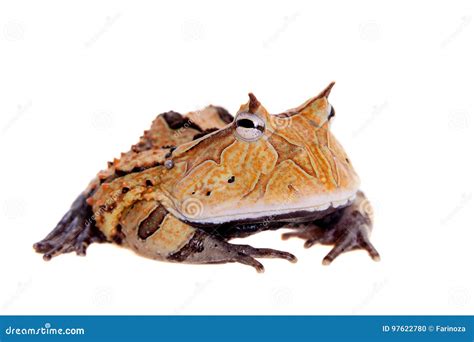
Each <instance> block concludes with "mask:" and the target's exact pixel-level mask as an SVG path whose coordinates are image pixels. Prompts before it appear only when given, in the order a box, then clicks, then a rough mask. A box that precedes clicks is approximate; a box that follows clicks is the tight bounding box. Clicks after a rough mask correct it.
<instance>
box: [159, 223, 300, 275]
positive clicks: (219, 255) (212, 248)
mask: <svg viewBox="0 0 474 342" xmlns="http://www.w3.org/2000/svg"><path fill="white" fill-rule="evenodd" d="M167 258H168V260H170V261H175V262H184V263H191V264H221V263H227V262H238V263H241V264H244V265H248V266H252V267H253V268H255V269H256V270H257V272H260V273H261V272H264V270H265V268H264V267H263V265H262V264H261V263H260V262H259V261H257V260H256V259H257V258H278V259H285V260H288V261H291V262H296V261H297V259H296V257H295V256H294V255H293V254H291V253H288V252H284V251H279V250H275V249H270V248H255V247H252V246H249V245H238V244H232V243H229V242H227V241H225V240H223V239H220V238H217V237H215V236H212V235H210V234H208V233H206V232H204V231H202V230H196V232H195V234H194V235H193V237H192V238H191V239H190V240H189V241H188V242H187V244H186V245H185V246H183V247H182V248H181V249H180V250H179V251H178V252H175V253H173V254H172V255H170V256H168V257H167Z"/></svg>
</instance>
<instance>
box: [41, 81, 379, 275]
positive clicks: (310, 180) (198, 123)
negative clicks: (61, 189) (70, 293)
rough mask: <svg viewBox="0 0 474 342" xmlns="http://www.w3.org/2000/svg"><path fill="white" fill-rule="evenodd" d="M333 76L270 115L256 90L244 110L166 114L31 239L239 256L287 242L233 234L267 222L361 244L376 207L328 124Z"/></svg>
mask: <svg viewBox="0 0 474 342" xmlns="http://www.w3.org/2000/svg"><path fill="white" fill-rule="evenodd" d="M333 85H334V83H331V84H330V85H329V86H328V87H327V88H326V89H324V90H323V91H322V92H321V93H320V94H319V95H318V96H316V97H313V98H311V99H310V100H308V101H306V102H305V103H304V104H302V105H301V106H299V107H297V108H295V109H291V110H288V111H286V112H284V113H281V114H277V115H270V114H269V113H268V112H267V110H266V109H265V108H264V107H263V106H262V105H261V104H260V102H259V101H258V100H257V99H256V97H255V96H254V95H253V94H251V93H250V94H249V100H248V102H247V103H246V104H244V105H242V106H241V107H240V109H239V110H238V112H237V114H236V116H235V119H234V118H233V117H232V116H231V115H230V114H229V113H228V112H227V111H226V110H224V109H223V108H221V107H214V106H209V107H207V108H205V109H204V110H201V111H197V112H191V113H188V114H187V115H185V116H183V115H181V114H178V113H176V112H168V113H164V114H160V115H159V116H158V117H157V118H156V119H155V120H154V122H153V124H152V126H151V129H150V130H148V131H145V133H144V135H143V136H142V137H141V138H140V141H139V142H138V143H137V144H136V145H133V146H132V148H131V150H130V151H129V152H127V153H124V154H122V155H121V157H120V159H115V160H114V161H113V162H109V164H108V168H107V169H106V170H103V171H101V172H99V174H98V175H97V176H96V178H95V179H94V180H93V181H92V182H91V183H90V184H89V186H88V187H87V189H86V190H85V191H84V192H83V193H82V194H81V195H80V196H79V197H78V198H77V199H76V201H75V202H74V203H73V204H72V206H71V209H70V210H69V211H68V212H67V213H66V214H65V216H64V217H63V218H62V219H61V221H60V222H59V223H58V225H57V226H56V228H55V229H54V230H53V231H52V232H51V233H50V234H49V235H48V236H46V238H44V239H43V240H42V241H40V242H38V243H36V244H35V245H34V248H35V250H36V251H37V252H39V253H43V254H44V256H43V257H44V259H45V260H49V259H51V257H53V256H56V255H59V254H62V253H68V252H73V251H75V252H76V253H77V254H78V255H85V252H86V249H87V247H88V246H89V245H90V244H91V243H93V242H113V243H116V244H118V245H121V246H124V247H127V248H129V249H132V250H134V251H135V252H136V253H137V254H139V255H141V256H144V257H148V258H152V259H157V260H167V261H172V262H183V263H194V264H208V263H227V262H239V263H242V264H246V265H250V266H253V267H254V268H255V269H256V270H257V271H259V272H262V271H263V270H264V267H263V265H262V264H261V263H260V262H259V261H257V260H256V259H258V258H282V259H286V260H289V261H291V262H295V261H296V257H295V256H294V255H292V254H290V253H287V252H283V251H279V250H274V249H269V248H254V247H251V246H249V245H240V244H232V243H229V240H230V239H232V238H236V237H246V236H249V235H251V234H255V233H258V232H260V231H264V230H275V229H278V228H293V229H294V231H293V232H290V233H285V234H283V235H282V238H283V239H287V238H290V237H299V238H302V239H305V240H306V242H305V247H310V246H312V245H314V244H316V243H320V244H327V245H334V247H333V249H332V250H331V251H330V252H329V253H328V254H327V255H326V257H325V258H324V259H323V264H329V263H331V262H332V261H333V260H334V259H335V258H336V257H337V256H338V255H340V254H341V253H343V252H346V251H350V250H354V249H364V250H366V251H367V252H368V253H369V255H370V256H371V257H372V259H374V260H378V259H379V254H378V252H377V251H376V249H375V248H374V247H373V245H372V244H371V243H370V241H369V235H370V233H371V231H372V209H371V206H370V203H369V202H368V200H367V199H366V198H365V196H364V194H363V193H362V192H361V191H359V178H358V176H357V174H356V172H355V171H354V169H353V166H352V164H351V162H350V161H349V159H348V157H347V155H346V153H345V152H344V150H343V148H342V146H341V145H340V144H339V143H338V141H337V140H336V139H335V138H334V136H333V135H332V134H331V132H330V124H331V121H332V119H333V118H334V115H335V111H334V108H333V107H332V106H331V104H330V103H329V102H328V96H329V93H330V91H331V88H332V87H333Z"/></svg>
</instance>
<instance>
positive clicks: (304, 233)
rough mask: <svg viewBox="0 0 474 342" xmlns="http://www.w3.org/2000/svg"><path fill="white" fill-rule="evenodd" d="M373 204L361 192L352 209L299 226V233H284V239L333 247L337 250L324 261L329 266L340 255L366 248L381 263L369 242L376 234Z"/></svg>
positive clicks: (309, 244)
mask: <svg viewBox="0 0 474 342" xmlns="http://www.w3.org/2000/svg"><path fill="white" fill-rule="evenodd" d="M369 209H370V204H369V203H368V200H367V199H366V198H365V195H364V194H363V193H362V192H360V191H359V192H358V193H357V197H356V199H355V201H354V202H353V203H352V204H351V205H349V206H348V207H345V208H341V209H339V210H337V211H335V212H333V213H331V214H329V215H327V216H326V217H324V218H323V219H320V220H316V221H313V222H309V223H306V224H304V225H303V224H298V225H297V226H294V228H297V229H298V230H297V231H295V232H291V233H286V234H283V236H282V238H283V239H287V238H290V237H298V238H301V239H304V240H306V241H305V244H304V246H305V247H306V248H309V247H311V246H313V245H315V244H322V245H332V246H334V247H333V249H332V250H331V251H330V252H329V253H328V254H327V255H326V257H325V258H324V259H323V264H324V265H329V264H330V263H331V262H332V261H333V260H334V259H336V258H337V257H338V256H339V255H340V254H342V253H345V252H348V251H352V250H357V249H363V250H366V251H367V252H368V253H369V255H370V257H371V258H372V259H373V260H375V261H378V260H380V255H379V253H378V252H377V250H376V249H375V247H374V246H373V245H372V243H371V242H370V240H369V236H370V234H371V232H372V212H371V210H369Z"/></svg>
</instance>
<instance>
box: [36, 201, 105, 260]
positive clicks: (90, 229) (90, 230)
mask: <svg viewBox="0 0 474 342" xmlns="http://www.w3.org/2000/svg"><path fill="white" fill-rule="evenodd" d="M87 197H88V195H87V194H81V195H80V196H79V197H78V198H77V199H76V200H75V201H74V203H73V204H72V206H71V209H70V210H69V211H68V212H67V213H66V214H65V215H64V216H63V218H62V219H61V221H59V223H58V224H57V226H56V228H54V229H53V231H51V233H49V234H48V235H47V236H46V237H45V238H44V239H43V240H41V241H39V242H37V243H35V244H34V245H33V248H34V249H35V250H36V252H38V253H42V254H43V259H44V260H50V259H51V258H52V257H54V256H56V255H59V254H63V253H69V252H74V251H75V252H76V253H77V254H78V255H85V254H86V249H87V247H88V246H89V245H90V244H91V243H93V242H104V241H105V237H104V235H103V234H102V233H101V232H100V231H99V230H98V229H97V227H96V226H95V222H94V221H93V220H92V216H93V215H92V209H91V207H90V206H89V205H88V204H87V203H86V199H87Z"/></svg>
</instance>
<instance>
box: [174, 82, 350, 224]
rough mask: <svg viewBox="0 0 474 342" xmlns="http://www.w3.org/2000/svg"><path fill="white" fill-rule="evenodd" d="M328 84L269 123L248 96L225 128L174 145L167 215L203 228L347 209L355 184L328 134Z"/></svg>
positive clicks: (340, 150)
mask: <svg viewBox="0 0 474 342" xmlns="http://www.w3.org/2000/svg"><path fill="white" fill-rule="evenodd" d="M333 85H334V83H331V84H330V85H329V86H328V87H327V88H326V89H324V90H323V91H322V92H321V93H320V94H319V95H318V96H316V97H313V98H311V99H309V100H308V101H306V102H305V103H304V104H302V105H301V106H299V107H297V108H294V109H291V110H288V111H286V112H284V113H281V114H277V115H270V114H269V113H268V112H267V110H266V109H265V108H264V107H263V106H262V105H261V104H260V102H259V101H258V100H257V98H256V97H255V96H254V95H253V94H249V101H248V102H247V103H246V104H243V105H242V106H241V107H240V109H239V111H238V112H237V113H236V116H235V119H234V121H233V122H232V123H231V124H229V125H227V126H226V127H224V128H222V129H220V130H218V131H216V132H214V133H211V134H209V135H207V136H205V137H203V138H201V139H198V140H196V141H193V142H190V143H187V144H184V145H181V146H179V147H178V148H177V150H176V151H175V153H173V155H174V157H175V158H174V162H175V166H176V167H177V168H178V169H180V170H181V171H180V173H179V176H178V175H177V176H176V177H178V178H179V179H177V180H176V181H173V184H172V185H171V184H170V186H169V188H168V189H167V193H169V194H170V195H169V196H167V197H168V199H170V200H169V201H167V202H169V203H170V205H169V207H170V208H169V209H170V211H172V212H173V213H174V214H175V215H176V216H178V217H179V218H181V219H184V220H187V221H190V222H195V223H202V224H217V223H224V222H235V221H242V222H251V221H253V222H255V221H259V220H263V219H268V218H270V219H271V218H280V217H287V218H288V217H291V218H292V219H297V218H298V217H299V216H303V215H308V213H317V212H324V211H326V212H327V210H328V209H331V208H337V207H340V206H344V205H347V203H348V202H350V201H352V200H353V198H354V196H355V193H356V191H357V189H358V187H359V179H358V177H357V174H356V173H355V171H354V169H353V168H352V165H351V164H350V161H349V159H348V158H347V156H346V153H345V152H344V150H343V148H342V147H341V145H340V144H339V143H338V142H337V140H336V139H335V138H334V136H333V135H332V134H331V132H330V123H331V120H332V118H333V117H334V109H333V107H332V106H331V105H330V104H329V102H328V96H329V93H330V91H331V88H332V86H333Z"/></svg>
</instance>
